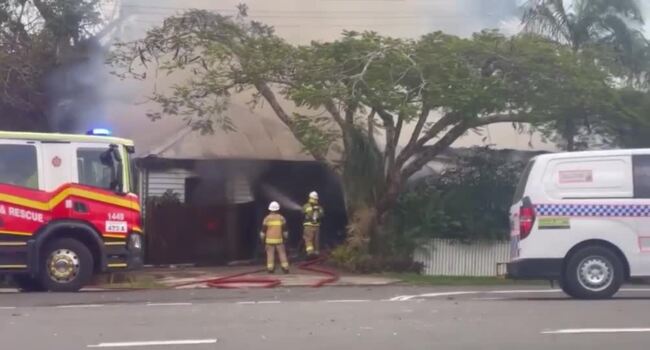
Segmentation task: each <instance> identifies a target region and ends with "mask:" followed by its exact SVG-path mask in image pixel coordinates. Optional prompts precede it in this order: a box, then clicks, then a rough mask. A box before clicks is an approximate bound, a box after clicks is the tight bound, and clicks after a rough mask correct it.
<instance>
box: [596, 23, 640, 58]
mask: <svg viewBox="0 0 650 350" xmlns="http://www.w3.org/2000/svg"><path fill="white" fill-rule="evenodd" d="M600 27H601V30H602V31H603V33H602V34H601V35H602V38H601V41H603V42H608V43H609V44H611V45H613V46H614V47H615V48H618V49H621V50H623V51H624V52H628V53H631V52H632V51H633V50H634V46H635V44H637V43H638V40H637V38H638V35H639V34H640V32H639V31H638V30H636V29H633V28H631V27H630V26H629V25H628V22H627V21H626V20H625V19H624V18H621V16H619V15H617V14H608V15H606V16H604V17H603V18H601V20H600Z"/></svg>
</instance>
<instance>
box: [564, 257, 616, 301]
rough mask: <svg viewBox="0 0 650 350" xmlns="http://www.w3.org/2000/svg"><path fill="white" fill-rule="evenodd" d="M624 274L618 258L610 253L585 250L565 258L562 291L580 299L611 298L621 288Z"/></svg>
mask: <svg viewBox="0 0 650 350" xmlns="http://www.w3.org/2000/svg"><path fill="white" fill-rule="evenodd" d="M624 273H625V272H624V269H623V263H622V262H621V259H620V258H619V257H618V256H617V255H616V254H615V253H614V252H613V251H612V250H610V249H608V248H605V247H600V246H590V247H586V248H583V249H580V250H579V251H577V252H576V253H575V254H573V255H572V256H571V257H570V258H569V261H568V263H567V265H566V271H565V281H564V282H565V285H566V287H563V288H562V289H563V290H565V292H567V294H569V295H571V296H573V297H575V298H580V299H607V298H611V297H612V296H613V295H614V294H616V292H618V290H619V289H620V288H621V285H622V284H623V281H624ZM565 288H566V289H565Z"/></svg>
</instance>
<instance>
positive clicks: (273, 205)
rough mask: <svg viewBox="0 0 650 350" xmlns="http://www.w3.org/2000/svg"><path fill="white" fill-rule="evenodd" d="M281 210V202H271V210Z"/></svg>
mask: <svg viewBox="0 0 650 350" xmlns="http://www.w3.org/2000/svg"><path fill="white" fill-rule="evenodd" d="M279 210H280V203H278V202H275V201H273V202H271V204H269V211H279Z"/></svg>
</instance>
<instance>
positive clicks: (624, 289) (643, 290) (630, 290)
mask: <svg viewBox="0 0 650 350" xmlns="http://www.w3.org/2000/svg"><path fill="white" fill-rule="evenodd" d="M620 291H621V292H650V288H621V290H620Z"/></svg>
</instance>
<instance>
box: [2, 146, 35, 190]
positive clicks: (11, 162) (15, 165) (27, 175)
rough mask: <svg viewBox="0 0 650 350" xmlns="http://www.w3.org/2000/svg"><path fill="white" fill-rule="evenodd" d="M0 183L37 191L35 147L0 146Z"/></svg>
mask: <svg viewBox="0 0 650 350" xmlns="http://www.w3.org/2000/svg"><path fill="white" fill-rule="evenodd" d="M0 183H4V184H8V185H14V186H22V187H27V188H32V189H35V190H37V189H38V161H37V157H36V147H35V146H33V145H0Z"/></svg>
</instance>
